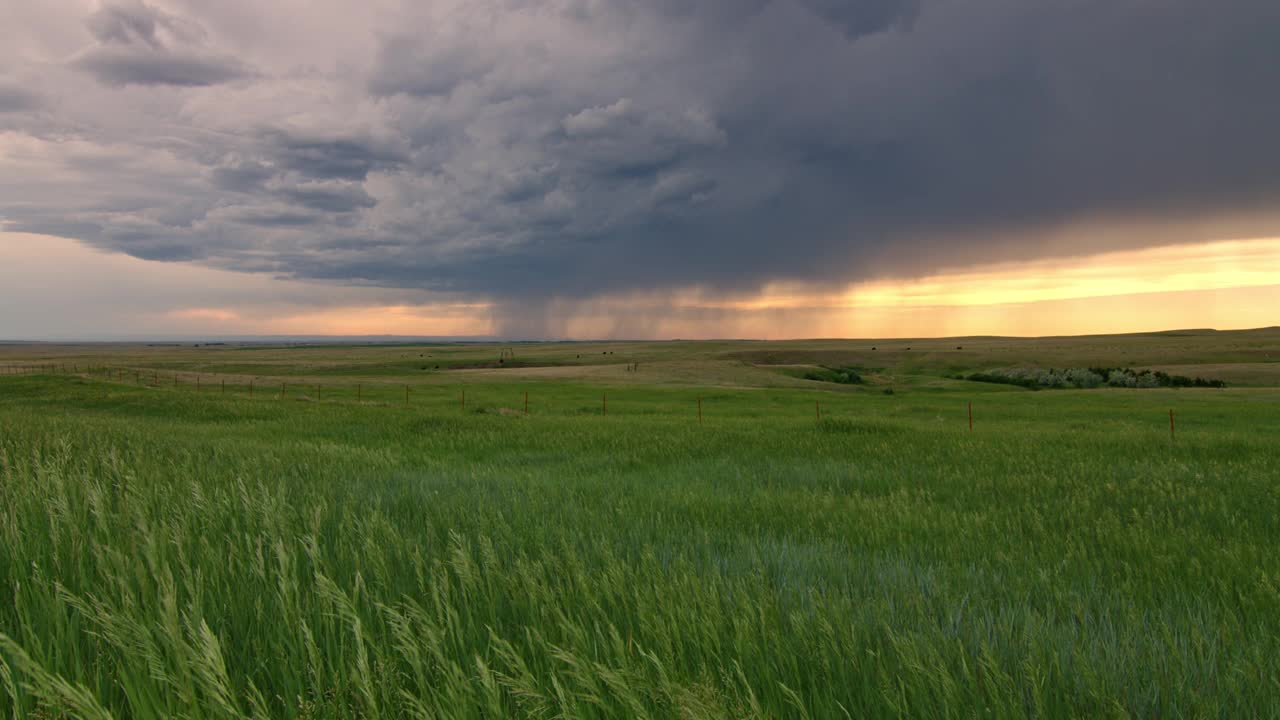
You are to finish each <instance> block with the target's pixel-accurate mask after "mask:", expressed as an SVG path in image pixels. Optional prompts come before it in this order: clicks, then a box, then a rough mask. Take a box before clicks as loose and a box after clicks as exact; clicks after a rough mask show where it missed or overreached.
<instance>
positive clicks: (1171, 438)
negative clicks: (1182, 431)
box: [1169, 409, 1176, 440]
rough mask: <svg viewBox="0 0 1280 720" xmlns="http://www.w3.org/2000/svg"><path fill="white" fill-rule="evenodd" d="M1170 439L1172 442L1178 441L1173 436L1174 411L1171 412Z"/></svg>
mask: <svg viewBox="0 0 1280 720" xmlns="http://www.w3.org/2000/svg"><path fill="white" fill-rule="evenodd" d="M1169 439H1170V440H1175V439H1176V438H1175V437H1174V436H1173V410H1172V409H1170V410H1169Z"/></svg>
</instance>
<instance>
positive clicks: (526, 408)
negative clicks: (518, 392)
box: [524, 390, 529, 415]
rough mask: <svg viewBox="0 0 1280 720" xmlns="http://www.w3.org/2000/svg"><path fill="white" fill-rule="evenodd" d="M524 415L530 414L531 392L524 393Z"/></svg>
mask: <svg viewBox="0 0 1280 720" xmlns="http://www.w3.org/2000/svg"><path fill="white" fill-rule="evenodd" d="M524 414H525V415H528V414H529V391H528V390H525V391H524Z"/></svg>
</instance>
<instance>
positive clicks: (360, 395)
mask: <svg viewBox="0 0 1280 720" xmlns="http://www.w3.org/2000/svg"><path fill="white" fill-rule="evenodd" d="M356 402H364V383H358V384H357V385H356Z"/></svg>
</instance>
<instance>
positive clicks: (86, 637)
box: [0, 338, 1280, 718]
mask: <svg viewBox="0 0 1280 720" xmlns="http://www.w3.org/2000/svg"><path fill="white" fill-rule="evenodd" d="M1236 339H1237V340H1239V341H1240V343H1241V345H1242V346H1243V345H1245V344H1247V343H1248V342H1252V340H1250V339H1247V338H1246V339H1242V340H1241V339H1239V338H1236ZM992 342H994V341H992ZM1064 342H1065V341H1064ZM1106 342H1114V343H1118V344H1120V345H1124V344H1125V341H1124V340H1114V339H1108V340H1106ZM1144 342H1146V341H1145V340H1144V341H1141V342H1138V341H1135V343H1134V345H1135V348H1134V349H1132V350H1131V352H1132V353H1134V354H1138V353H1143V352H1149V351H1148V350H1144V349H1141V348H1137V347H1136V346H1141V345H1142V344H1143V343H1144ZM955 344H961V345H964V346H966V347H967V346H968V344H969V343H968V342H961V343H957V342H956V341H951V345H952V348H953V347H954V345H955ZM818 345H819V344H814V347H810V348H808V349H806V348H805V347H804V346H802V345H800V344H795V346H794V347H785V348H777V347H773V346H751V345H750V344H731V343H726V344H719V345H715V346H711V345H708V346H700V345H696V344H686V345H683V346H674V345H673V346H671V347H667V346H665V345H664V346H657V347H651V348H644V347H642V346H638V345H637V346H634V349H632V348H633V346H625V347H624V346H622V345H615V346H614V348H615V349H614V353H615V354H614V355H613V356H610V355H608V354H607V353H608V352H609V349H607V348H606V349H601V348H600V347H599V346H590V347H591V348H592V350H591V351H590V352H593V353H595V354H593V355H592V357H591V358H590V362H589V363H586V362H584V363H583V365H591V366H592V367H591V368H588V369H590V370H591V371H592V372H593V373H594V372H606V373H608V374H607V375H606V376H603V377H602V376H599V375H594V374H591V373H586V374H584V375H582V376H575V375H573V374H571V373H568V372H567V371H561V372H565V373H566V374H564V375H555V376H552V377H531V376H528V375H526V374H523V372H522V371H521V372H520V373H517V370H510V369H505V368H504V369H491V368H480V369H457V370H443V369H442V370H441V371H439V372H436V371H435V370H434V369H432V370H431V371H428V372H425V373H424V374H422V375H418V374H414V373H413V372H409V371H403V370H398V367H399V366H398V365H397V363H403V361H406V360H410V359H409V358H397V357H395V354H396V353H400V354H410V350H406V349H404V348H370V349H367V350H366V349H363V348H360V349H351V348H341V347H339V348H331V349H327V350H326V349H301V348H296V349H272V350H248V351H245V352H243V353H240V354H242V355H253V354H255V353H262V354H267V355H268V356H269V357H270V364H271V365H272V369H274V370H277V371H278V372H277V373H275V374H273V375H266V374H265V373H259V372H258V371H259V369H260V366H259V365H255V363H261V362H265V361H252V362H246V361H243V360H234V361H229V360H226V359H225V356H226V355H229V354H231V353H232V352H233V351H231V350H226V349H220V348H210V349H208V350H207V351H206V352H203V353H201V352H196V351H195V349H181V351H179V350H176V349H159V348H157V349H155V351H156V354H155V355H154V356H153V355H151V354H149V352H148V349H139V348H128V347H121V348H74V349H64V350H59V351H57V352H50V351H49V349H48V348H43V347H41V348H37V349H35V350H33V349H32V348H30V347H28V348H24V349H22V350H21V351H20V352H21V353H24V354H23V355H22V356H21V357H18V353H19V351H16V350H15V351H10V352H11V354H12V356H11V357H9V358H7V359H8V360H13V359H15V358H16V359H18V360H21V361H23V362H29V363H33V364H34V363H35V362H36V361H37V360H43V361H46V362H48V363H50V364H54V363H61V362H63V361H64V360H65V361H66V362H68V363H78V364H80V365H84V364H92V365H94V366H95V367H104V366H111V367H113V368H117V370H116V371H115V374H114V375H112V374H110V371H107V372H104V371H101V370H95V371H94V372H93V373H88V374H87V373H84V372H83V371H81V372H79V373H77V374H70V375H62V374H29V375H20V376H13V375H0V588H5V595H6V597H5V599H4V600H3V601H0V715H9V716H12V717H15V718H49V717H86V718H105V717H114V718H173V717H188V718H240V717H263V718H267V717H270V718H276V717H282V718H378V717H388V718H494V717H547V718H551V717H572V718H606V717H608V718H612V717H617V718H623V717H627V718H629V717H651V718H666V717H687V718H743V717H759V718H764V717H809V718H828V717H853V718H860V717H1026V716H1034V717H1086V716H1087V717H1095V716H1098V717H1232V718H1234V717H1277V716H1280V553H1277V552H1276V542H1277V538H1280V493H1277V487H1276V486H1277V480H1280V449H1278V446H1277V438H1280V412H1278V410H1280V390H1277V389H1274V388H1264V387H1256V388H1232V389H1228V390H1200V389H1179V390H1168V389H1155V390H1121V389H1106V390H1092V391H1066V390H1063V391H1044V392H1031V391H1026V390H1022V389H1019V388H1010V387H1005V386H988V385H982V384H978V383H966V382H963V381H954V380H948V379H946V378H945V377H943V375H944V374H946V373H948V372H950V370H951V369H952V362H953V361H952V360H951V359H950V358H951V356H950V355H947V354H946V353H947V352H948V348H946V347H944V346H942V345H939V346H937V348H936V349H935V350H932V351H930V352H932V353H935V354H936V355H938V356H940V357H945V359H946V360H945V362H935V363H934V364H932V365H930V364H929V363H925V362H921V361H918V360H914V359H911V360H908V361H905V362H901V363H897V362H883V363H882V364H881V365H878V366H874V367H869V368H868V373H867V374H868V376H869V377H871V378H872V382H871V384H870V385H869V386H861V387H859V386H854V387H849V386H837V385H829V386H828V385H827V384H823V383H813V382H805V381H801V380H797V379H795V378H792V377H790V376H787V375H785V374H783V373H779V372H775V371H773V370H772V369H770V367H768V366H765V365H762V364H761V363H760V362H744V361H743V360H742V358H741V357H740V356H738V355H737V353H742V352H749V353H760V352H766V353H773V352H780V353H784V354H787V355H788V356H787V357H784V358H773V360H779V361H780V360H787V361H790V362H794V363H799V364H803V363H805V362H813V363H814V364H822V363H823V362H824V361H825V356H816V357H815V356H812V355H809V356H805V355H804V353H805V352H809V353H828V352H836V353H845V355H846V356H849V355H854V354H858V353H871V352H875V353H882V352H885V350H884V349H883V348H884V345H878V346H877V350H875V351H871V350H870V349H869V348H867V349H861V348H852V349H851V348H849V347H844V346H839V345H837V344H835V343H832V344H831V346H830V347H820V346H818ZM904 347H905V346H904ZM918 348H919V344H918V343H917V344H915V345H913V346H912V350H911V351H907V350H905V349H903V350H901V351H900V352H901V353H903V354H906V353H908V352H911V353H920V352H921V350H919V349H918ZM1273 348H1274V341H1272V344H1270V345H1265V346H1264V347H1263V348H1262V349H1261V350H1258V351H1257V354H1259V355H1265V354H1267V353H1269V352H1271V351H1272V349H1273ZM584 349H585V346H558V347H557V346H547V347H545V348H538V349H537V351H536V352H534V349H532V348H520V347H517V348H516V352H517V356H518V357H521V356H524V355H535V356H536V355H538V354H541V355H542V356H543V361H544V362H547V363H549V362H550V361H551V360H553V359H557V358H558V359H559V361H562V362H564V363H565V364H566V365H568V364H569V360H571V359H572V360H574V361H578V360H583V359H584V358H580V357H575V356H579V355H585V354H586V353H585V352H583V350H584ZM199 350H205V349H204V348H201V349H199ZM446 350H448V351H449V352H450V353H452V355H451V359H453V360H456V361H457V364H459V365H474V364H476V362H477V360H475V358H483V357H487V356H490V355H495V353H494V352H493V351H494V348H489V347H483V346H477V347H472V346H463V347H459V348H436V347H434V346H433V348H432V349H425V348H424V349H420V350H419V349H418V348H413V349H412V351H413V352H414V354H416V353H417V352H420V353H421V354H423V355H426V354H427V353H428V352H439V353H442V354H443V353H445V351H446ZM575 351H576V352H575ZM951 351H952V352H961V353H963V352H967V350H961V351H954V350H953V349H952V350H951ZM644 352H647V353H649V355H647V356H646V357H647V359H641V360H639V362H640V367H639V371H638V372H627V371H625V370H624V369H623V368H621V367H616V366H618V365H621V364H622V363H624V362H626V361H631V360H632V359H633V358H632V357H630V356H632V355H637V356H638V355H641V354H642V353H644ZM975 352H977V351H975ZM984 352H987V353H989V354H997V355H998V354H999V353H997V352H996V351H995V350H989V351H984ZM1010 352H1012V351H1010ZM1018 352H1019V353H1021V354H1022V356H1023V357H1025V356H1028V355H1033V354H1036V353H1039V352H1042V351H1039V350H1035V349H1030V350H1028V349H1026V348H1024V349H1022V350H1019V351H1018ZM1043 352H1047V351H1043ZM1077 352H1078V354H1079V356H1080V357H1085V356H1091V353H1092V351H1079V350H1077ZM1251 352H1252V351H1251ZM70 353H74V358H75V360H72V359H71V358H72V357H73V355H72V354H70ZM599 353H606V354H604V355H602V356H601V355H599ZM1231 353H1232V357H1230V358H1224V357H1221V355H1223V354H1228V353H1225V352H1219V353H1218V355H1214V354H1213V353H1207V354H1206V356H1205V358H1204V362H1214V363H1219V364H1222V363H1231V362H1264V361H1263V360H1261V359H1259V358H1253V357H1251V356H1250V353H1249V352H1244V351H1243V350H1239V349H1237V350H1232V351H1231ZM1153 354H1154V353H1153ZM1169 354H1170V355H1171V356H1172V357H1171V358H1170V360H1169V361H1168V362H1167V363H1166V364H1169V365H1180V366H1189V365H1195V364H1196V363H1197V362H1198V358H1197V357H1191V356H1190V355H1189V354H1183V355H1181V356H1178V355H1177V353H1169ZM291 356H292V357H295V358H296V363H295V364H294V365H290V364H289V363H288V359H289V358H290V357H291ZM624 356H625V357H624ZM880 357H883V356H880ZM601 358H603V360H602V359H601ZM415 359H416V358H415ZM423 359H425V358H423ZM495 359H496V358H495ZM759 359H760V358H759V357H757V358H756V360H759ZM1063 359H1065V360H1066V362H1060V363H1058V366H1059V367H1061V366H1067V365H1073V364H1076V360H1077V359H1076V358H1063ZM1157 359H1158V358H1157ZM339 361H341V362H345V363H347V364H348V365H349V366H351V367H349V368H348V369H346V370H335V367H336V366H337V365H339V364H341V362H339ZM5 362H6V358H2V357H0V364H3V363H5ZM1015 362H1026V360H1025V359H1023V360H1017V361H1015ZM330 363H332V364H330ZM663 363H666V364H667V365H663ZM363 364H367V365H369V367H366V368H363V369H362V368H361V365H363ZM434 364H435V363H432V365H434ZM650 364H656V367H650ZM842 364H847V365H854V364H858V363H857V362H856V361H843V360H842ZM1008 364H1013V363H1010V362H1003V361H1001V360H991V359H989V357H988V355H984V356H983V357H982V358H980V359H979V360H977V361H976V362H975V363H973V364H971V365H969V366H966V367H964V368H963V369H966V370H982V369H986V368H988V367H990V366H997V365H1008ZM1109 364H1113V365H1114V364H1118V363H1109ZM861 365H863V366H867V365H869V363H865V362H864V363H861ZM250 366H252V367H250ZM124 367H129V368H131V369H130V370H129V372H132V373H134V375H133V376H132V377H130V376H129V374H128V372H125V371H123V370H120V369H119V368H124ZM144 367H147V368H156V372H157V373H159V372H160V371H161V370H160V369H161V368H163V370H164V372H167V373H168V378H167V379H166V380H165V381H164V382H161V383H159V385H158V386H156V387H152V386H150V385H149V384H148V383H147V382H146V381H145V380H142V384H141V385H140V384H138V383H139V380H140V378H139V377H138V376H139V375H140V374H141V372H142V370H141V368H144ZM664 367H669V368H671V369H672V370H671V372H670V374H668V375H664V372H666V371H664V370H663V368H664ZM215 368H219V369H221V370H227V371H228V373H227V375H225V376H224V375H220V374H217V372H218V370H216V369H215ZM379 368H381V369H379ZM601 368H604V370H601ZM175 371H176V372H178V373H179V374H182V373H191V374H194V373H202V374H204V378H205V379H204V382H205V384H204V385H203V386H202V390H201V392H200V393H199V394H197V392H196V391H195V387H194V384H193V383H192V382H190V378H188V377H185V376H184V377H183V378H182V380H181V382H180V383H179V385H178V386H177V387H176V389H175V388H174V387H173V386H172V385H171V376H172V375H173V373H174V372H175ZM393 371H397V372H398V374H397V372H393ZM513 373H516V374H513ZM108 377H114V378H115V379H108ZM223 377H235V378H245V379H246V380H247V379H251V378H255V377H257V378H260V380H261V383H262V384H261V387H266V386H267V385H270V384H272V383H275V382H276V381H277V380H282V381H284V382H288V381H290V380H293V381H298V380H300V379H302V378H306V379H307V382H305V383H303V382H296V384H294V385H291V387H292V389H290V390H287V392H286V397H287V398H288V400H287V401H280V400H279V399H278V397H279V385H275V386H274V388H275V391H274V392H267V391H265V390H259V391H258V392H256V394H255V395H254V396H253V397H252V398H250V397H249V396H248V395H247V387H245V386H243V385H241V384H240V383H238V382H237V383H233V384H232V388H231V389H230V390H229V391H228V392H227V393H226V394H225V395H224V394H222V392H221V385H220V379H221V378H223ZM700 378H701V379H700ZM364 379H370V380H371V381H381V382H370V383H369V384H368V385H364V386H363V387H361V388H360V389H359V392H360V393H362V396H363V397H362V399H363V402H359V403H358V402H355V400H354V396H355V393H356V392H357V385H358V384H360V383H361V382H362V381H363V380H364ZM757 380H758V382H757ZM268 381H269V382H268ZM312 381H316V382H319V383H320V384H321V385H322V389H321V396H320V398H319V401H316V398H315V397H314V395H315V390H314V388H313V387H309V385H310V384H311V383H312ZM406 384H407V385H410V386H411V397H410V403H409V405H408V406H407V407H406V406H405V404H404V395H403V393H404V390H403V386H404V385H406ZM890 387H892V388H893V389H894V390H895V392H894V394H892V395H889V394H885V393H884V392H883V390H885V389H887V388H890ZM462 389H465V390H466V393H467V406H466V408H465V409H464V408H463V407H462V405H461V398H460V391H461V390H462ZM526 391H528V392H529V393H530V414H529V415H528V416H526V415H524V413H523V398H524V392H526ZM370 394H372V397H369V395H370ZM606 394H607V402H608V415H607V417H605V416H604V414H603V411H604V408H603V401H604V398H603V397H602V396H603V395H606ZM699 398H701V400H702V412H703V418H702V422H701V423H699V421H698V417H697V401H698V399H699ZM970 402H972V403H973V407H974V417H975V425H974V429H973V431H972V432H971V431H970V430H969V429H968V405H969V403H970ZM819 404H820V409H821V413H822V420H821V421H819V420H817V418H816V414H817V411H818V409H819V407H818V406H819ZM1171 408H1173V409H1176V411H1177V427H1176V431H1177V436H1176V439H1171V438H1170V433H1169V425H1168V411H1169V409H1171Z"/></svg>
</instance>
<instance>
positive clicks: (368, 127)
mask: <svg viewBox="0 0 1280 720" xmlns="http://www.w3.org/2000/svg"><path fill="white" fill-rule="evenodd" d="M49 12H51V13H52V12H54V11H53V10H50V11H49ZM284 12H285V11H284V10H282V9H265V8H256V7H255V6H254V5H252V4H249V3H228V4H227V6H226V7H221V8H218V9H216V10H215V9H209V8H206V7H204V6H203V5H196V4H193V3H187V2H179V0H173V1H172V2H171V3H165V4H163V6H161V5H160V4H155V5H148V4H142V3H140V2H131V3H108V4H106V5H104V6H102V7H100V8H98V9H97V10H95V11H94V13H93V14H92V15H90V16H89V17H87V18H84V17H76V16H74V15H72V14H70V13H68V14H67V18H66V19H67V22H69V23H72V24H77V23H78V24H80V25H81V26H82V27H83V28H84V29H85V30H87V35H85V38H84V42H85V43H87V44H83V45H81V46H80V47H78V48H69V52H68V53H67V56H66V57H68V58H69V59H68V60H67V61H66V62H65V67H64V68H63V69H61V70H60V69H57V68H54V69H48V68H43V69H42V68H27V69H24V68H23V67H21V66H20V65H16V66H15V65H14V64H13V63H10V65H11V69H12V67H17V71H16V72H18V73H19V75H15V77H23V78H32V77H36V75H37V74H38V73H46V77H47V82H46V83H44V85H43V86H42V87H40V93H39V95H37V94H36V93H35V91H34V88H33V87H32V85H33V83H34V81H24V82H19V81H14V80H12V79H11V80H9V81H5V80H4V78H0V131H3V132H4V133H5V134H4V135H3V136H0V142H3V143H4V146H3V147H6V148H11V149H12V152H10V153H7V154H6V153H3V152H0V174H2V175H4V179H0V217H3V219H4V220H5V221H6V222H7V223H8V226H9V227H10V228H11V229H16V230H25V231H30V232H39V233H48V234H57V235H63V236H67V237H74V238H78V239H81V240H84V241H86V242H88V243H90V244H93V245H95V246H98V247H103V248H108V249H111V250H116V251H120V252H125V253H129V254H131V255H135V256H138V257H144V258H150V259H161V260H182V261H198V262H201V263H205V264H208V265H211V266H216V267H220V268H227V269H233V270H241V271H247V272H270V273H276V274H281V275H287V276H294V277H300V278H308V279H321V280H326V281H331V282H335V283H345V284H367V285H376V286H386V287H395V288H410V289H421V290H428V291H437V292H438V291H444V292H450V293H457V294H461V295H466V296H474V297H477V298H485V299H489V300H493V301H494V302H496V303H498V306H499V307H503V308H511V311H510V314H511V316H512V317H513V318H517V320H513V322H521V323H528V324H532V323H536V322H537V320H536V318H537V317H538V316H539V314H540V313H544V312H545V311H546V308H547V307H550V305H549V304H548V301H549V300H550V299H552V298H565V297H570V298H585V297H591V296H593V295H598V294H601V293H606V292H607V293H616V292H625V291H633V290H653V289H661V288H672V287H687V286H699V287H705V288H710V289H713V290H714V289H721V290H725V291H742V290H749V289H751V288H758V287H761V286H763V285H765V284H768V283H771V282H793V281H802V282H803V281H808V282H815V283H835V282H844V281H849V280H856V279H859V278H862V277H867V276H869V275H871V274H878V273H886V272H892V273H900V274H912V273H917V274H918V273H926V272H929V271H931V270H934V269H936V268H939V267H950V266H955V265H958V264H964V263H966V262H979V261H990V260H993V259H999V258H1002V257H1018V258H1028V257H1036V256H1039V255H1043V254H1046V253H1049V252H1054V253H1063V252H1069V251H1071V250H1072V247H1073V246H1072V243H1078V244H1079V248H1077V249H1087V250H1096V249H1103V248H1107V247H1110V246H1113V245H1117V244H1118V245H1125V244H1130V245H1132V244H1152V243H1162V242H1176V241H1180V240H1188V239H1204V233H1206V232H1224V233H1225V232H1241V233H1255V234H1256V233H1265V232H1268V231H1270V232H1274V230H1275V227H1274V226H1273V225H1272V224H1271V223H1272V221H1273V219H1274V218H1275V217H1276V216H1277V213H1276V212H1275V211H1276V210H1277V205H1278V204H1280V202H1278V201H1277V198H1280V174H1278V173H1276V172H1275V171H1274V169H1275V168H1276V167H1280V143H1277V142H1276V141H1275V139H1274V132H1275V130H1274V129H1275V128H1276V127H1280V94H1277V93H1275V92H1274V88H1275V87H1277V86H1280V82H1278V81H1280V5H1277V4H1276V3H1274V2H1271V1H1270V0H1265V1H1264V0H1233V2H1231V3H1229V7H1227V6H1226V5H1223V4H1208V3H1203V2H1198V1H1196V0H1168V1H1167V2H1161V3H1093V4H1089V7H1088V9H1087V11H1086V10H1084V9H1082V7H1081V6H1080V4H1079V3H1078V2H1068V1H1066V0H1060V1H1059V0H1051V1H1049V2H1039V3H1024V2H1013V1H1012V0H975V1H974V2H967V3H953V2H945V1H944V0H863V1H861V2H854V3H843V2H833V1H832V0H733V1H732V2H731V1H730V0H710V1H704V2H699V3H685V2H678V1H677V0H662V1H661V2H653V3H629V2H622V0H604V1H601V2H591V3H587V2H579V1H577V0H559V1H558V2H552V3H549V4H529V3H524V2H518V1H517V0H471V1H470V2H466V3H462V2H458V3H452V2H433V3H424V4H419V5H418V6H416V7H412V8H408V9H401V10H398V11H396V12H395V13H393V14H390V15H379V14H377V13H372V12H362V11H361V8H360V7H357V6H356V5H355V4H353V5H352V6H351V7H350V8H348V9H345V10H344V9H338V8H333V7H330V8H328V9H326V10H323V11H322V10H316V11H315V13H323V12H328V13H330V14H331V15H332V17H327V18H326V17H307V18H289V17H283V16H281V15H280V13H284ZM255 13H259V14H260V15H261V16H260V17H259V16H255ZM246 18H248V19H246ZM291 22H298V23H301V22H308V23H312V25H308V26H307V29H306V31H305V32H302V31H299V32H295V33H289V32H282V31H281V32H275V31H274V30H273V31H271V32H267V31H264V30H261V28H260V27H258V26H262V27H267V28H279V29H284V28H288V27H289V25H290V23H291ZM272 23H276V24H275V25H272ZM0 59H3V58H0ZM0 67H2V66H0ZM23 73H25V74H23ZM86 82H88V83H89V84H85V83H86ZM50 108H53V109H50ZM50 113H52V116H51V115H50ZM51 118H52V119H51ZM51 122H52V124H53V126H54V127H55V129H54V130H51V129H50V123H51ZM6 170H7V171H6ZM33 175H34V176H35V177H36V178H37V180H36V181H34V182H33V181H32V180H31V178H32V177H33ZM18 178H22V179H18ZM1218 218H1222V219H1223V220H1222V221H1221V223H1220V224H1217V225H1215V224H1212V223H1209V224H1206V220H1207V219H1218ZM1107 222H1114V223H1119V224H1120V225H1121V226H1122V227H1126V228H1130V229H1132V230H1133V232H1130V233H1114V232H1113V233H1110V234H1104V233H1100V232H1094V230H1096V229H1097V228H1098V227H1100V226H1101V225H1105V224H1106V223H1107ZM1144 223H1145V224H1144ZM1063 228H1081V230H1080V231H1079V232H1077V233H1076V234H1074V235H1072V234H1070V233H1066V232H1065V231H1064V230H1063ZM519 318H524V319H519Z"/></svg>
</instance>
